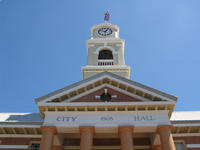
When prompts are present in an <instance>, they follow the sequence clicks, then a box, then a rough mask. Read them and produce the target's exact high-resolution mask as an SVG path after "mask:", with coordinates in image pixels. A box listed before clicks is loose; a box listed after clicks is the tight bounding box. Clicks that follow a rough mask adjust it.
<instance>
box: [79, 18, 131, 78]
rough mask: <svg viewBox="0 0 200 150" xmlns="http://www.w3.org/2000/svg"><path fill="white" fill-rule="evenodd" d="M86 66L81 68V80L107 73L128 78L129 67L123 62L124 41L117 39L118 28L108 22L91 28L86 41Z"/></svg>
mask: <svg viewBox="0 0 200 150" xmlns="http://www.w3.org/2000/svg"><path fill="white" fill-rule="evenodd" d="M87 56H88V58H87V65H86V66H84V67H82V76H83V79H86V78H88V77H91V76H93V75H96V74H98V73H101V72H104V71H108V72H112V73H114V74H117V75H119V76H122V77H124V78H127V79H129V78H130V67H128V66H126V64H125V60H124V40H123V39H120V38H119V27H118V26H116V25H112V24H110V23H108V22H106V21H105V22H104V23H103V24H99V25H95V26H93V27H92V28H91V39H89V40H87Z"/></svg>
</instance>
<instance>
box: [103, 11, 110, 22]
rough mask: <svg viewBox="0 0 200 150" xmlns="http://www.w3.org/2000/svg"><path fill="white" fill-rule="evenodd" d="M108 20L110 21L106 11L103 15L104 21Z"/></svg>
mask: <svg viewBox="0 0 200 150" xmlns="http://www.w3.org/2000/svg"><path fill="white" fill-rule="evenodd" d="M109 19H110V14H109V12H108V11H107V12H106V13H104V21H109Z"/></svg>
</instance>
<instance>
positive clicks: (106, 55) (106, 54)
mask: <svg viewBox="0 0 200 150" xmlns="http://www.w3.org/2000/svg"><path fill="white" fill-rule="evenodd" d="M98 59H113V54H112V51H110V50H107V49H104V50H101V51H100V52H99V56H98Z"/></svg>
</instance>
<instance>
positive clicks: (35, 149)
mask: <svg viewBox="0 0 200 150" xmlns="http://www.w3.org/2000/svg"><path fill="white" fill-rule="evenodd" d="M39 148H40V143H37V142H34V143H31V144H30V148H29V150H39Z"/></svg>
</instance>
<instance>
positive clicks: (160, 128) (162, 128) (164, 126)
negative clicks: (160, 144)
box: [156, 125, 173, 133]
mask: <svg viewBox="0 0 200 150" xmlns="http://www.w3.org/2000/svg"><path fill="white" fill-rule="evenodd" d="M172 129H173V125H159V126H157V131H156V132H157V133H160V132H162V131H166V130H168V131H171V130H172Z"/></svg>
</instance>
